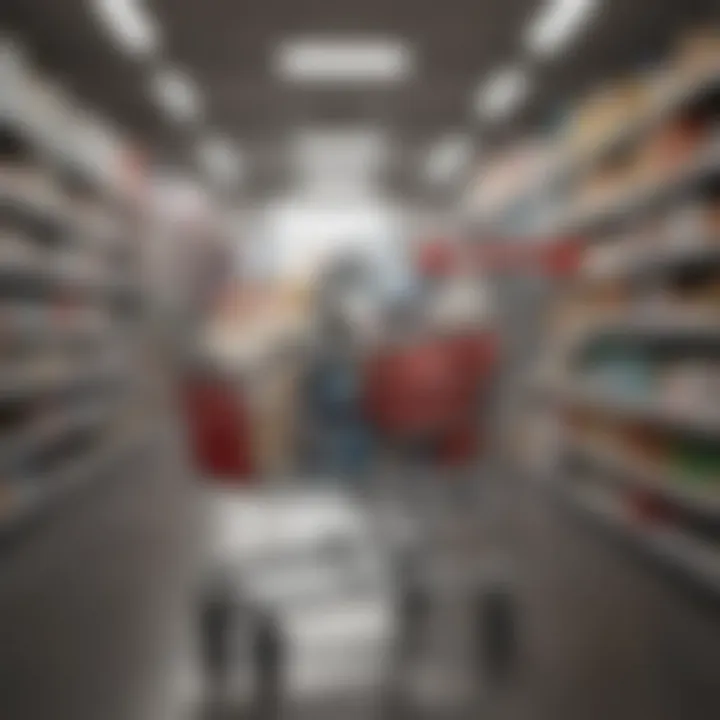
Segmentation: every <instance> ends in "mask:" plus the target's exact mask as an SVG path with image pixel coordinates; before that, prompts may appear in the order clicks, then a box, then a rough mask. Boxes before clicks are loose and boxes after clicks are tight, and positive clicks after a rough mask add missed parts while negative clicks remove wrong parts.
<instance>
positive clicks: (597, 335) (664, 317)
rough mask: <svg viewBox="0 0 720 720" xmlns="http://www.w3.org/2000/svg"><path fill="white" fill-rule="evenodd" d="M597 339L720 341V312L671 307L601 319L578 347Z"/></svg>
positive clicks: (591, 327) (705, 342)
mask: <svg viewBox="0 0 720 720" xmlns="http://www.w3.org/2000/svg"><path fill="white" fill-rule="evenodd" d="M598 339H619V340H629V341H632V342H634V343H638V342H640V343H646V342H673V343H702V344H703V345H708V344H712V345H715V344H718V343H720V314H717V313H698V312H677V311H672V310H670V309H668V311H667V312H665V313H663V314H661V313H660V312H659V311H658V312H653V313H652V314H650V313H644V314H638V315H637V316H636V317H632V316H630V317H626V318H624V319H620V320H616V321H606V322H599V323H596V324H593V325H591V326H589V327H588V328H586V329H584V330H583V331H582V333H581V335H580V340H579V342H578V344H577V345H576V346H575V347H576V348H577V347H585V346H587V345H588V344H589V343H592V342H594V341H596V340H598Z"/></svg>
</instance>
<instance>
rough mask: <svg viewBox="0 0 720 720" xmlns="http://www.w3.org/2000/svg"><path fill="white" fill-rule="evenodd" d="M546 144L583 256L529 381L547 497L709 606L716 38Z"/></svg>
mask: <svg viewBox="0 0 720 720" xmlns="http://www.w3.org/2000/svg"><path fill="white" fill-rule="evenodd" d="M561 147H562V148H563V149H564V151H565V154H564V157H565V160H566V161H565V162H564V166H563V170H562V172H563V173H564V178H563V182H564V183H565V186H566V190H567V192H566V196H565V197H566V203H565V206H564V207H563V208H562V209H561V212H559V213H558V214H557V220H558V222H559V224H558V225H556V232H557V233H558V234H559V235H573V236H574V237H575V238H576V239H577V241H578V242H579V243H582V245H583V248H584V252H583V259H582V263H581V266H580V268H579V272H578V273H577V275H576V276H575V277H574V278H573V280H572V281H571V282H570V283H569V284H568V286H567V287H566V288H564V290H563V291H562V292H560V293H559V297H558V298H557V300H556V302H554V303H553V307H552V310H551V313H550V317H549V318H548V323H547V328H546V340H545V353H544V358H543V361H544V362H543V363H542V367H541V368H540V370H539V371H538V373H537V377H536V378H535V380H536V381H538V384H539V385H540V388H541V390H542V392H541V394H540V396H539V397H540V399H541V400H542V401H543V405H542V407H543V409H544V415H543V416H544V417H547V413H546V412H545V411H546V409H547V405H546V402H547V400H550V401H551V407H552V408H553V409H554V410H555V411H556V412H555V415H554V418H555V420H556V425H555V428H554V432H553V433H552V437H553V440H554V448H553V451H552V452H553V454H554V455H555V460H556V464H555V470H556V471H557V470H558V469H559V470H561V473H560V474H561V475H562V476H563V477H565V476H567V480H566V481H564V482H562V483H559V484H557V483H556V487H557V489H558V492H559V493H560V495H561V496H562V497H564V499H565V500H568V501H569V502H570V503H571V504H572V505H573V506H574V507H577V508H581V509H582V510H583V511H584V512H586V513H588V516H589V517H593V518H595V519H600V520H602V521H603V524H604V525H605V526H606V527H609V528H611V529H612V531H613V532H614V533H616V534H618V535H620V536H622V537H624V538H626V539H628V540H630V541H631V543H632V544H633V546H634V547H636V548H638V549H640V550H642V551H644V552H645V553H646V554H648V555H650V556H651V557H652V558H654V560H656V561H657V562H658V563H660V564H661V565H662V566H663V567H665V568H672V569H673V570H674V571H676V572H678V573H679V574H681V575H682V576H683V577H685V578H686V579H688V580H690V581H692V582H693V584H694V585H695V586H696V587H700V588H702V589H704V590H709V591H710V592H711V593H712V595H713V597H715V598H718V599H720V37H719V36H718V35H717V34H711V33H703V34H702V35H696V36H693V37H692V38H689V39H687V40H685V41H684V42H682V43H681V44H680V45H679V48H678V50H677V51H676V53H675V55H674V56H673V57H672V59H671V60H670V62H669V63H668V64H667V65H666V66H664V67H663V69H662V70H661V71H658V72H656V73H653V74H652V75H643V76H638V77H634V78H632V79H630V80H628V81H625V82H623V83H619V84H617V85H614V86H613V87H611V88H605V89H603V91H602V93H600V94H599V95H598V96H596V97H595V98H593V99H591V100H590V101H588V102H587V103H585V104H584V105H583V106H582V107H581V108H580V109H579V110H578V111H577V112H576V113H575V116H574V120H573V122H571V123H570V125H569V127H568V129H567V133H566V134H565V136H564V138H563V139H562V142H561ZM544 424H545V425H546V426H547V423H544ZM546 429H547V428H546Z"/></svg>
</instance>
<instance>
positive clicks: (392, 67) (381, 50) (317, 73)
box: [275, 36, 413, 84]
mask: <svg viewBox="0 0 720 720" xmlns="http://www.w3.org/2000/svg"><path fill="white" fill-rule="evenodd" d="M412 66H413V58H412V53H411V51H410V48H409V47H408V45H407V44H406V43H405V42H403V41H402V40H398V39H391V38H374V37H367V38H364V37H353V36H351V37H333V36H329V37H305V38H298V39H294V40H286V41H285V42H283V43H281V44H280V45H279V47H278V48H277V50H276V53H275V72H276V73H277V75H278V76H279V77H281V78H282V79H283V80H287V81H291V82H301V83H351V84H355V83H360V84H362V83H397V82H401V81H403V80H405V79H407V78H408V77H409V75H410V73H411V72H412Z"/></svg>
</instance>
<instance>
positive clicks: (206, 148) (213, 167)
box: [197, 136, 244, 185]
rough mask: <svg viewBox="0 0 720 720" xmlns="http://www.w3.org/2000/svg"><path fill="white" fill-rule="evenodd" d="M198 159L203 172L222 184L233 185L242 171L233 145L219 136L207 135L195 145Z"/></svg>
mask: <svg viewBox="0 0 720 720" xmlns="http://www.w3.org/2000/svg"><path fill="white" fill-rule="evenodd" d="M197 154H198V161H199V163H200V165H201V167H202V169H203V170H204V171H205V173H206V174H207V175H208V176H209V177H210V178H211V179H212V180H214V181H215V182H218V183H220V184H222V185H233V184H235V183H236V182H237V181H238V180H240V179H241V176H242V173H243V170H244V168H243V163H242V158H241V156H240V153H239V151H238V149H237V148H236V147H235V145H234V144H233V143H232V142H231V141H230V140H228V139H227V138H224V137H220V136H213V137H207V138H204V139H203V140H201V141H200V142H199V144H198V147H197Z"/></svg>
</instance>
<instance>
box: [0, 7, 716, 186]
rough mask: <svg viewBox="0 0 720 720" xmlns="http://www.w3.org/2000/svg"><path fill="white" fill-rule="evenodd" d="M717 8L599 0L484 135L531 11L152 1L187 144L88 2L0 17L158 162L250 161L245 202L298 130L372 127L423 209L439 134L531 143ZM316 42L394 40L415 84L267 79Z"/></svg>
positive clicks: (280, 172) (277, 175)
mask: <svg viewBox="0 0 720 720" xmlns="http://www.w3.org/2000/svg"><path fill="white" fill-rule="evenodd" d="M714 4H715V2H714V0H684V1H683V2H675V1H674V0H667V1H664V0H604V2H602V8H601V11H600V13H599V15H598V17H597V18H596V20H595V21H594V22H593V23H592V25H591V26H590V27H589V29H588V32H586V33H585V34H584V35H583V37H582V39H581V40H578V42H576V43H575V44H574V45H572V46H571V47H570V48H569V49H568V50H567V51H564V52H563V53H561V54H560V55H559V56H558V57H556V58H554V59H552V60H549V61H544V62H542V63H538V62H536V61H534V62H532V63H531V64H530V67H531V69H532V72H533V89H532V94H531V95H530V97H529V98H528V100H527V102H526V103H525V104H524V105H523V107H522V109H521V110H520V111H519V112H517V113H515V114H514V115H513V118H512V121H511V122H504V123H501V124H498V125H495V126H492V125H487V124H482V123H480V122H479V121H478V120H477V119H476V118H474V116H473V112H472V96H473V92H474V90H475V88H476V87H477V86H478V83H479V82H480V81H481V80H482V79H483V77H485V76H486V74H487V73H488V72H490V71H492V70H493V69H495V68H497V67H498V66H500V65H503V64H506V63H508V62H514V61H518V60H522V59H523V51H522V31H523V28H524V27H525V26H526V24H527V22H528V20H529V18H530V17H531V14H532V13H533V12H534V11H535V10H536V9H537V7H538V5H539V0H442V1H440V0H247V1H245V2H241V1H239V0H147V2H146V5H147V7H148V8H149V9H150V10H151V12H152V13H153V15H154V16H155V17H156V18H157V19H158V21H159V23H160V26H161V28H162V33H163V50H162V56H163V57H161V58H159V59H157V60H155V61H154V62H159V61H160V62H161V61H162V60H163V59H167V60H168V61H171V62H172V63H173V64H178V65H180V66H181V67H182V68H184V69H185V70H187V71H188V72H189V73H190V74H191V75H192V77H193V78H194V79H195V80H196V81H197V83H198V85H199V86H200V87H201V89H202V92H203V97H204V101H205V105H206V113H205V120H204V122H203V125H202V127H200V128H195V129H192V130H188V129H187V128H182V127H179V126H177V125H176V124H174V123H173V122H172V121H170V120H169V119H168V118H167V117H166V116H165V115H164V113H163V112H162V111H161V110H160V109H158V108H157V106H156V105H155V103H154V102H153V100H152V98H151V97H150V94H149V92H148V89H147V87H148V77H149V70H150V69H151V68H149V67H148V65H147V64H146V63H143V62H140V61H137V60H134V59H131V58H128V57H127V56H126V55H124V54H123V53H122V52H121V51H120V50H118V49H117V48H116V47H115V46H114V45H113V44H112V43H111V42H110V40H109V38H108V36H107V34H106V33H105V32H104V30H103V28H102V27H101V26H100V25H99V24H98V23H97V21H96V20H95V19H94V17H93V15H92V13H91V12H89V10H88V8H89V0H3V9H2V14H3V16H4V17H3V25H6V26H7V27H9V29H10V30H11V31H13V32H16V33H17V34H18V35H19V36H20V37H21V39H22V40H23V41H24V43H25V45H26V46H27V47H28V49H30V51H31V52H32V53H33V55H34V57H35V59H36V61H37V62H39V63H40V65H41V66H42V67H44V68H46V69H47V70H48V72H49V73H50V74H51V75H52V76H54V77H56V78H57V79H58V80H59V81H61V82H63V83H64V84H66V85H67V86H68V87H69V88H70V89H71V91H72V92H74V93H75V94H76V95H77V96H79V97H80V98H82V99H83V100H85V101H86V102H87V103H88V104H90V105H91V106H95V107H96V108H97V109H98V110H99V111H101V112H103V113H105V114H106V115H107V116H108V117H110V118H112V119H113V120H114V121H115V122H116V123H117V124H119V125H120V126H121V127H123V128H125V129H126V131H128V132H130V133H131V134H132V135H134V136H135V137H136V138H137V139H138V140H139V141H140V142H141V143H143V144H144V145H145V146H146V147H147V148H148V150H149V151H150V152H151V153H152V154H153V155H154V156H155V157H156V158H158V159H159V160H160V161H161V162H168V163H172V164H177V165H180V166H186V165H187V164H188V163H190V162H192V147H193V143H194V139H195V137H196V136H197V135H198V133H201V132H207V131H213V132H215V131H218V132H222V133H224V134H226V135H228V136H229V137H230V138H232V139H234V140H236V141H237V142H238V144H239V146H240V147H242V148H243V150H244V151H245V153H246V154H247V164H248V176H247V180H246V182H245V184H244V185H242V186H241V188H240V189H241V191H242V193H243V195H244V196H245V197H257V198H265V197H268V196H272V195H275V194H277V193H279V192H281V191H282V189H283V187H284V185H285V184H286V183H287V180H288V168H287V157H286V155H287V154H286V153H285V152H284V151H283V149H284V143H285V141H286V140H287V138H288V136H289V135H290V134H291V133H292V131H293V129H296V128H298V127H305V126H313V125H328V124H342V123H348V124H353V125H355V124H365V123H371V124H374V125H379V126H380V127H382V128H383V130H384V131H385V132H386V133H387V134H388V135H389V137H390V138H391V139H392V143H393V149H394V151H393V162H392V165H391V170H390V172H389V175H388V178H387V185H388V190H389V191H391V192H395V193H397V194H399V195H401V196H402V197H407V198H423V197H428V195H429V194H435V193H437V190H436V189H432V188H429V187H428V183H427V182H426V181H425V180H424V179H423V175H422V172H421V163H422V161H423V159H424V158H425V157H426V154H427V151H428V148H429V147H430V145H431V144H432V142H433V141H434V140H436V139H438V138H439V137H440V136H441V135H442V134H444V133H446V132H450V131H455V130H462V131H469V132H471V133H472V134H473V135H474V136H475V137H476V138H477V140H478V145H480V144H481V145H482V147H483V148H484V149H486V150H487V148H488V147H491V148H492V147H497V146H499V145H501V144H502V143H504V142H509V141H511V140H512V139H513V138H516V137H518V136H520V135H522V134H524V133H527V132H532V131H534V130H537V129H538V128H539V127H541V126H542V125H546V124H547V123H549V122H553V121H554V120H555V119H557V118H558V117H559V116H560V114H561V112H562V108H563V107H567V105H568V103H569V101H570V100H571V99H572V98H574V97H577V96H578V95H580V94H582V92H583V91H585V90H587V89H589V88H590V87H592V86H593V85H594V84H595V83H596V82H597V81H598V80H600V79H602V78H606V77H612V76H613V75H617V74H620V73H622V72H623V71H625V70H627V69H629V68H631V67H633V66H636V65H638V64H642V63H643V62H647V61H649V60H651V59H652V58H653V57H656V56H658V55H660V54H662V53H663V52H665V51H666V49H667V47H668V45H669V43H670V42H671V40H672V39H673V38H674V37H675V36H676V35H677V34H678V33H679V32H680V31H681V30H682V29H683V28H684V27H686V26H691V25H696V24H698V22H699V21H701V20H702V19H704V18H706V17H708V16H709V15H710V14H711V13H712V12H713V10H712V6H713V5H714ZM714 12H715V14H716V15H718V14H719V13H718V10H717V8H716V9H715V11H714ZM324 33H353V34H382V35H386V36H387V35H390V36H398V37H400V38H403V39H405V40H406V41H408V42H409V43H410V44H411V47H412V48H413V51H414V54H415V57H416V70H415V73H414V75H413V77H412V78H411V79H410V80H409V81H408V82H406V83H403V84H401V85H397V86H393V85H390V86H388V87H371V88H364V89H352V88H345V89H327V88H325V89H312V90H311V89H307V88H306V87H303V86H292V85H288V84H286V83H283V82H282V81H280V80H279V79H277V78H276V77H274V76H273V73H272V69H271V59H272V51H273V48H274V47H275V46H276V44H277V43H278V42H279V41H281V40H282V39H284V38H288V37H292V36H295V35H305V34H314V35H317V34H324ZM451 190H456V188H455V189H453V188H451Z"/></svg>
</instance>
